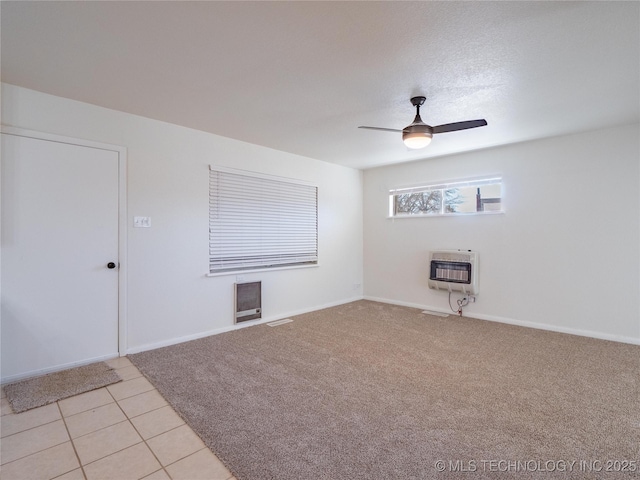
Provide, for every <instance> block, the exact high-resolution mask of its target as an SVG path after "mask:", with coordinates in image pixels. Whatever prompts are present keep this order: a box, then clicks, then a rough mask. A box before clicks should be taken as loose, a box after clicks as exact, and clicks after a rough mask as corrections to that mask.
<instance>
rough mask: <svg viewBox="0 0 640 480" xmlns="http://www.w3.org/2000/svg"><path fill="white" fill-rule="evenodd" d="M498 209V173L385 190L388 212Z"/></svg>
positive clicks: (424, 213)
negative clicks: (491, 175) (493, 175)
mask: <svg viewBox="0 0 640 480" xmlns="http://www.w3.org/2000/svg"><path fill="white" fill-rule="evenodd" d="M495 212H502V177H485V178H477V179H473V180H464V181H453V182H447V183H439V184H432V185H420V186H416V187H406V188H396V189H393V190H390V191H389V216H390V217H411V216H429V215H456V214H478V213H495Z"/></svg>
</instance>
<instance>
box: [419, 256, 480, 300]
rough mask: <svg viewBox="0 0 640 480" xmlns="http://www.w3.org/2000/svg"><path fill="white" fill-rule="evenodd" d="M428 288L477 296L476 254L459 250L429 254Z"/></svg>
mask: <svg viewBox="0 0 640 480" xmlns="http://www.w3.org/2000/svg"><path fill="white" fill-rule="evenodd" d="M429 288H432V289H435V290H446V291H449V292H462V293H465V294H469V295H477V294H478V254H477V252H472V251H460V250H440V251H435V252H431V254H430V256H429Z"/></svg>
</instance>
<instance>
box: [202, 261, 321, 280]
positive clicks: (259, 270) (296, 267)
mask: <svg viewBox="0 0 640 480" xmlns="http://www.w3.org/2000/svg"><path fill="white" fill-rule="evenodd" d="M319 266H320V264H319V263H316V264H313V265H290V266H285V267H272V268H255V269H252V270H233V271H228V272H217V273H207V274H206V275H205V276H206V277H224V276H228V275H236V276H238V275H244V274H245V273H262V272H277V271H280V270H299V269H301V268H317V267H319Z"/></svg>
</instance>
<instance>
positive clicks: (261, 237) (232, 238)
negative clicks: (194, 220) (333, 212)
mask: <svg viewBox="0 0 640 480" xmlns="http://www.w3.org/2000/svg"><path fill="white" fill-rule="evenodd" d="M317 263H318V189H317V187H315V186H312V185H309V184H306V183H303V182H298V181H295V180H290V179H285V178H280V177H273V176H269V175H260V174H255V173H250V172H245V171H242V170H233V169H227V168H222V167H214V166H211V167H210V170H209V273H210V274H217V273H224V272H235V271H242V270H256V269H264V268H274V267H286V266H298V265H315V264H317Z"/></svg>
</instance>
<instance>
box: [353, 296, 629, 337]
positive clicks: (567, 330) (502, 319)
mask: <svg viewBox="0 0 640 480" xmlns="http://www.w3.org/2000/svg"><path fill="white" fill-rule="evenodd" d="M363 298H364V299H365V300H371V301H373V302H381V303H388V304H390V305H399V306H401V307H411V308H418V309H421V310H433V311H434V312H442V313H449V314H450V315H452V316H455V315H456V314H455V313H453V312H451V311H449V310H446V309H442V308H438V307H434V306H431V305H422V304H418V303H410V302H402V301H397V300H390V299H388V298H379V297H370V296H367V295H365V296H364V297H363ZM470 318H477V319H478V320H488V321H490V322H497V323H506V324H509V325H517V326H519V327H527V328H535V329H538V330H547V331H550V332H558V333H568V334H570V335H578V336H580V337H590V338H597V339H599V340H609V341H612V342H620V343H629V344H631V345H640V338H634V337H627V336H624V335H613V334H610V333H602V332H595V331H593V330H582V329H578V328H568V327H561V326H558V325H550V324H548V323H537V322H529V321H525V320H514V319H512V318H505V317H498V316H496V315H485V314H481V313H474V314H473V316H472V317H470Z"/></svg>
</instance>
